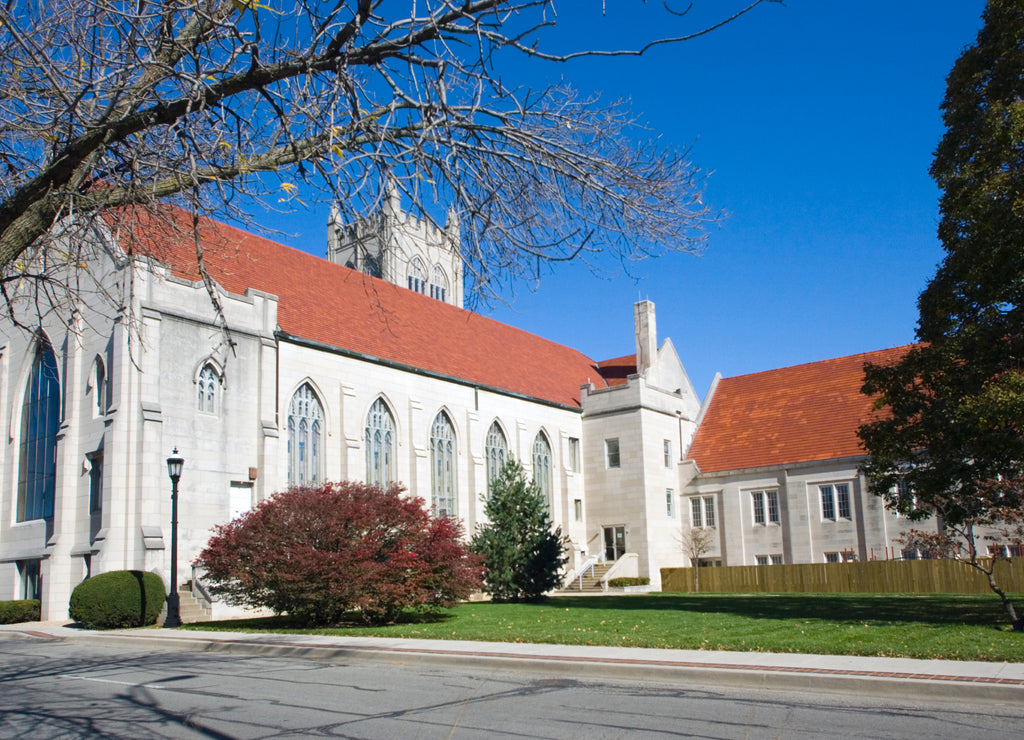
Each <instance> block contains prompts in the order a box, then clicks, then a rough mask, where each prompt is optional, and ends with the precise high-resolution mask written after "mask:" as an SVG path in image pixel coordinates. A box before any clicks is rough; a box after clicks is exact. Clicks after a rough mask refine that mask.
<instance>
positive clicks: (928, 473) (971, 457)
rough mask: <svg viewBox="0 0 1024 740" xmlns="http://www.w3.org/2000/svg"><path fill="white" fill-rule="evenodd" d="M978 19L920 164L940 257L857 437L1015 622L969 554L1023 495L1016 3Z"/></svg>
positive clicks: (894, 494)
mask: <svg viewBox="0 0 1024 740" xmlns="http://www.w3.org/2000/svg"><path fill="white" fill-rule="evenodd" d="M983 19H984V27H983V28H982V30H981V31H980V32H979V34H978V37H977V41H976V43H975V45H974V46H973V47H971V48H969V49H967V50H966V51H965V52H964V53H963V55H962V56H961V57H960V59H959V60H958V61H957V62H956V64H955V66H954V67H953V70H952V72H951V73H950V75H949V77H948V79H947V91H946V97H945V99H944V100H943V103H942V111H943V120H944V122H945V124H946V133H945V135H944V136H943V138H942V140H941V142H940V143H939V146H938V148H937V149H936V152H935V159H934V162H933V164H932V168H931V174H932V177H934V178H935V181H936V182H937V183H938V185H939V187H940V188H941V189H942V198H941V201H940V211H941V221H940V224H939V231H938V234H939V238H940V240H941V241H942V245H943V248H944V250H945V256H944V258H943V261H942V263H941V264H940V266H939V269H938V271H937V273H936V275H935V276H934V277H933V278H932V280H931V281H930V282H929V284H928V286H927V287H926V288H925V290H924V292H923V293H922V294H921V296H920V298H919V300H918V309H919V314H920V317H919V321H918V329H917V336H918V339H919V340H920V341H921V342H922V344H920V345H918V346H916V347H914V348H912V349H911V350H910V351H909V352H908V353H907V354H906V356H905V357H904V359H903V360H902V361H901V362H899V363H896V364H895V365H892V366H868V367H867V368H865V370H866V383H865V386H864V390H865V392H866V393H870V394H879V396H880V402H879V406H880V408H883V409H886V410H887V411H888V412H890V414H891V415H889V416H887V417H884V418H881V419H880V420H878V421H875V422H873V423H870V424H867V425H865V426H864V427H862V428H861V430H860V435H861V438H862V440H863V442H864V446H865V448H866V449H867V451H868V452H869V453H870V461H869V462H868V463H867V464H866V465H865V471H866V472H867V474H868V475H869V478H870V480H871V486H872V491H873V492H874V493H875V494H877V495H879V496H882V497H884V498H885V500H886V505H887V506H888V507H889V508H894V509H896V510H898V511H901V512H903V513H905V514H907V515H909V516H911V517H912V518H915V519H924V518H928V517H930V516H934V515H938V516H940V517H941V519H942V522H943V524H944V527H945V529H944V530H943V531H944V533H945V534H947V535H948V536H950V537H956V538H957V539H958V541H959V546H960V547H961V548H962V550H963V552H964V553H965V554H966V555H967V560H968V561H969V562H970V563H972V564H974V565H975V567H979V568H980V569H982V570H985V568H986V567H987V568H988V570H986V571H985V572H986V573H987V574H988V576H989V581H990V585H991V586H992V588H993V590H995V591H996V592H997V593H999V594H1000V596H1001V597H1002V599H1003V603H1004V606H1005V607H1006V610H1007V613H1008V615H1009V616H1010V619H1011V620H1012V621H1014V622H1015V626H1016V627H1018V628H1022V627H1024V625H1022V621H1024V620H1018V619H1017V617H1016V615H1015V612H1014V610H1013V606H1012V604H1011V603H1010V602H1009V600H1008V599H1006V597H1005V595H1003V594H1002V592H1001V591H1000V589H999V588H998V586H997V585H996V584H995V581H994V580H993V579H992V573H991V566H990V565H989V566H985V565H984V564H983V563H979V561H978V560H977V556H978V554H979V553H978V549H979V547H978V546H977V545H976V542H975V532H976V529H975V528H976V527H978V526H987V527H996V528H1001V529H1002V536H1003V537H1009V538H1010V539H1013V538H1014V537H1016V538H1017V539H1018V540H1019V538H1020V531H1021V529H1020V526H1019V525H1020V522H1021V520H1022V502H1024V496H1022V493H1024V435H1022V425H1024V166H1022V165H1024V6H1022V4H1021V3H1020V2H1019V0H990V1H989V3H988V5H987V6H986V8H985V11H984V16H983ZM1013 532H1015V533H1016V534H1013Z"/></svg>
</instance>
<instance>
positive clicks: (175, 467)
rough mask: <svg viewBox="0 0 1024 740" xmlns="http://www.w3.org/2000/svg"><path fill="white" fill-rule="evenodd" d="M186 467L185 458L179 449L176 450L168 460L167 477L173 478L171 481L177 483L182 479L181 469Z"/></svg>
mask: <svg viewBox="0 0 1024 740" xmlns="http://www.w3.org/2000/svg"><path fill="white" fill-rule="evenodd" d="M184 466H185V458H183V457H182V456H181V455H179V454H178V448H177V447H175V448H174V452H173V453H171V456H170V457H169V458H167V475H169V476H171V480H173V481H177V480H178V479H179V478H180V477H181V469H182V468H183V467H184Z"/></svg>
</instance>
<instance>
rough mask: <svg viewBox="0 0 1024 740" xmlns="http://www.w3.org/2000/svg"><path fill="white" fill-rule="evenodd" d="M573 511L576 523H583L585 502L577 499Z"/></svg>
mask: <svg viewBox="0 0 1024 740" xmlns="http://www.w3.org/2000/svg"><path fill="white" fill-rule="evenodd" d="M572 510H573V514H574V515H575V516H576V521H578V522H582V521H583V501H581V500H580V499H575V500H574V501H573V502H572Z"/></svg>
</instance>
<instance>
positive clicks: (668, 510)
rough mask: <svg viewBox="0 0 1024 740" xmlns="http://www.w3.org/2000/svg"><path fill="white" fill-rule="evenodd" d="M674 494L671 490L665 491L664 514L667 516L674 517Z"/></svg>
mask: <svg viewBox="0 0 1024 740" xmlns="http://www.w3.org/2000/svg"><path fill="white" fill-rule="evenodd" d="M675 498H676V494H675V491H673V490H672V489H671V488H666V489H665V514H667V515H668V516H675V515H676V500H675Z"/></svg>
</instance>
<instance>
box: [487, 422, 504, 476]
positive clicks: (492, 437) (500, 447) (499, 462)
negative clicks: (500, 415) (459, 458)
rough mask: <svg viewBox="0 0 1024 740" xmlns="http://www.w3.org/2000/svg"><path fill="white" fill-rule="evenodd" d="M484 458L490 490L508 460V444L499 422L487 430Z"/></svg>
mask: <svg viewBox="0 0 1024 740" xmlns="http://www.w3.org/2000/svg"><path fill="white" fill-rule="evenodd" d="M484 457H486V458H487V488H488V490H490V487H491V483H493V482H494V479H495V478H497V477H498V473H500V472H501V468H502V466H503V465H504V464H505V460H507V459H508V442H507V441H506V440H505V433H504V432H503V431H501V427H500V426H498V422H494V423H493V424H491V428H490V429H488V430H487V440H486V441H485V442H484Z"/></svg>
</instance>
